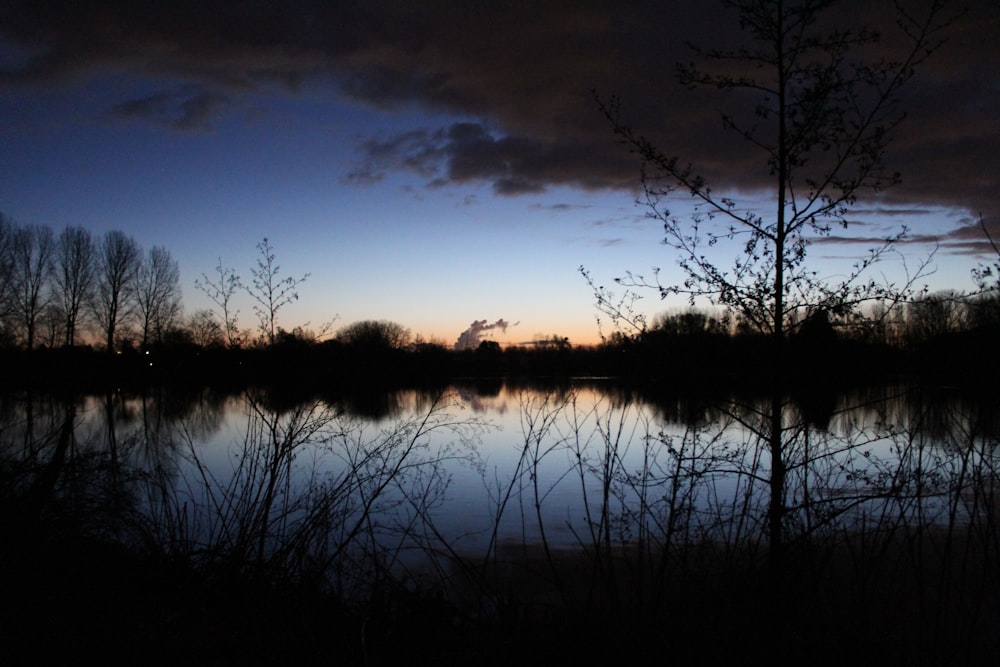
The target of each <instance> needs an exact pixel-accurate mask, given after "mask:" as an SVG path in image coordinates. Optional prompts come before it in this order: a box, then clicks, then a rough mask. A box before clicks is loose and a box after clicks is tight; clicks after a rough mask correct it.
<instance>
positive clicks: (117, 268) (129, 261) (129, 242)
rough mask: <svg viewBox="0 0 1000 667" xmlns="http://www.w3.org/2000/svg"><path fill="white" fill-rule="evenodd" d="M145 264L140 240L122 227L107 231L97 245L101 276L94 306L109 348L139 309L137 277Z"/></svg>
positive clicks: (92, 304) (98, 322)
mask: <svg viewBox="0 0 1000 667" xmlns="http://www.w3.org/2000/svg"><path fill="white" fill-rule="evenodd" d="M141 264H142V251H141V250H140V249H139V244H138V243H136V242H135V239H133V238H132V237H130V236H127V235H126V234H125V233H124V232H121V231H119V230H112V231H109V232H107V233H106V234H105V235H104V238H103V239H102V240H101V243H100V244H99V245H98V247H97V278H96V282H95V290H94V297H93V299H92V301H91V310H92V311H93V315H94V320H95V321H96V322H97V325H98V326H99V327H100V331H101V333H102V334H103V335H104V340H105V344H106V346H107V350H108V352H109V353H110V352H113V351H114V349H115V333H116V332H117V331H118V329H119V327H120V326H121V325H122V324H123V323H125V322H127V321H128V320H129V318H131V317H132V315H133V314H134V312H135V294H136V279H137V276H138V274H139V267H140V265H141Z"/></svg>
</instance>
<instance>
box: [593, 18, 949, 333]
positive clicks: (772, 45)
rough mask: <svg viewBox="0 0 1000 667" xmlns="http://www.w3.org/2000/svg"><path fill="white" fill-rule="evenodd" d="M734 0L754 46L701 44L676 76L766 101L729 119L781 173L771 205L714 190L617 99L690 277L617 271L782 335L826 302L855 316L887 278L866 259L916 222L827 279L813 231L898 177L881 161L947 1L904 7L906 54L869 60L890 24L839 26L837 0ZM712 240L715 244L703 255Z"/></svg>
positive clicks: (615, 116) (647, 186)
mask: <svg viewBox="0 0 1000 667" xmlns="http://www.w3.org/2000/svg"><path fill="white" fill-rule="evenodd" d="M725 4H726V6H727V7H728V8H729V9H735V11H736V13H737V15H738V20H739V24H740V26H741V27H742V28H743V31H744V33H745V34H746V35H747V36H748V37H749V38H750V42H751V44H750V45H748V46H744V47H737V48H731V49H700V48H695V53H696V55H698V56H699V57H700V58H701V59H702V61H703V62H702V64H700V65H699V64H694V63H690V64H681V65H678V76H679V79H680V82H681V83H682V84H684V85H686V86H688V87H690V88H699V87H705V88H714V89H719V90H723V91H730V92H731V93H733V98H734V99H738V100H741V101H746V100H755V101H754V102H753V103H752V104H750V105H749V108H746V109H743V110H742V111H740V110H737V111H734V112H732V113H728V112H724V113H723V114H722V125H723V127H724V128H725V129H726V130H728V131H730V132H733V133H734V136H736V137H738V138H740V139H741V140H743V141H746V142H747V143H748V144H749V145H750V146H751V147H752V148H753V149H756V150H757V152H758V154H759V155H760V158H761V167H762V169H763V170H765V171H764V173H766V174H767V175H768V176H769V177H770V179H771V185H770V186H769V190H770V192H771V193H772V194H773V206H774V210H773V212H772V213H771V214H770V215H768V214H765V213H761V212H759V210H758V209H756V208H755V207H753V206H752V205H740V204H739V203H738V202H737V199H736V198H734V197H731V196H727V195H725V194H721V193H719V192H717V191H716V190H714V189H713V188H712V187H711V185H710V184H709V182H708V180H707V179H706V178H705V177H704V176H702V175H701V174H700V173H699V172H698V170H697V168H696V167H695V166H694V165H692V164H691V163H689V162H685V161H683V160H682V159H681V158H680V157H678V156H674V155H671V154H669V153H667V152H664V151H662V150H661V149H660V148H659V147H658V146H657V145H656V144H654V142H653V141H651V140H649V139H648V138H646V137H645V136H644V135H642V134H641V133H639V132H638V131H636V130H633V129H632V128H631V127H630V126H629V125H627V124H626V123H625V122H624V121H623V120H622V115H621V108H620V103H619V102H618V101H617V100H614V99H613V100H611V101H610V102H608V103H603V102H602V103H601V107H602V110H603V111H604V113H605V114H606V115H607V116H608V118H609V119H610V120H611V122H612V123H613V126H614V130H615V132H616V133H617V134H618V135H619V136H620V137H622V139H623V140H624V142H625V143H626V144H627V145H629V146H630V147H631V148H632V149H633V150H634V152H636V153H637V154H638V155H639V157H640V158H641V161H642V181H643V185H644V198H643V202H644V203H645V205H646V206H647V211H648V214H649V216H650V217H652V218H653V219H656V220H658V221H659V222H661V223H662V224H663V228H664V232H665V238H664V243H665V244H666V245H667V246H669V247H672V248H674V249H675V250H677V251H678V252H679V255H678V263H679V265H680V267H681V269H682V270H683V271H684V272H685V274H686V276H687V278H686V279H685V280H684V281H683V283H681V284H678V285H663V284H661V283H660V282H659V280H658V276H657V279H656V280H653V281H648V280H647V279H646V278H644V277H642V276H633V275H631V274H629V276H628V277H627V278H625V279H622V280H620V281H619V282H621V283H622V284H624V285H626V286H628V287H655V288H656V289H658V290H659V291H660V293H661V295H662V296H667V295H669V294H683V295H687V296H688V297H689V298H690V299H691V300H692V302H693V301H694V299H695V298H696V297H705V298H707V299H709V300H710V301H711V302H713V303H716V304H720V305H723V306H725V307H726V308H727V309H729V310H731V311H734V312H735V313H736V315H737V316H738V317H740V318H741V319H742V320H743V321H744V322H745V324H746V325H747V326H749V327H750V328H752V329H754V330H757V331H766V332H769V333H770V334H772V335H773V337H774V338H775V339H776V340H781V339H783V338H784V337H785V334H786V332H787V330H788V327H789V326H793V325H794V322H795V321H800V322H801V321H805V320H806V319H808V316H809V315H810V314H811V313H812V312H813V311H815V310H825V311H828V312H841V313H844V312H848V311H852V310H854V309H855V307H856V306H857V305H859V304H860V303H861V302H864V301H871V300H875V299H885V298H886V292H887V289H886V288H885V286H883V285H880V284H878V283H876V282H874V281H871V280H866V278H865V276H866V275H867V272H866V270H867V269H868V268H869V267H870V266H871V265H872V264H873V263H875V262H877V261H879V259H881V258H882V257H884V256H885V254H886V253H887V252H889V251H890V250H891V248H892V247H893V244H894V243H895V242H896V241H898V240H899V238H900V237H901V236H903V235H904V234H905V231H906V230H905V228H904V229H902V230H900V232H899V233H897V234H893V235H890V236H887V237H886V238H884V239H883V240H882V243H881V244H877V245H876V247H874V248H873V249H871V250H870V251H869V253H868V255H866V256H864V257H862V258H860V259H859V260H857V262H856V263H855V264H854V265H853V267H852V268H851V269H850V270H848V271H847V272H846V274H845V276H846V277H844V278H843V279H841V280H839V281H837V282H834V283H828V282H826V281H824V280H822V279H819V278H818V277H817V276H816V274H815V272H814V271H812V270H811V267H809V266H807V264H806V255H807V251H808V248H809V246H810V244H811V242H812V241H813V240H815V239H816V238H821V237H825V236H829V235H830V233H831V231H832V229H833V227H835V226H839V227H847V224H848V221H847V218H846V217H845V216H846V213H847V211H848V209H849V207H850V206H851V205H852V204H853V203H854V202H855V200H856V199H857V197H858V196H859V195H860V194H862V193H863V192H866V191H868V192H876V191H879V190H881V189H883V188H886V187H888V186H890V185H893V184H895V183H897V182H898V181H899V174H898V173H895V172H891V171H889V170H888V168H887V166H886V163H885V159H884V158H885V152H886V148H887V146H888V144H889V141H890V139H891V137H892V134H893V130H894V129H895V128H896V127H897V126H898V124H899V123H900V122H901V121H902V119H903V113H902V111H901V110H900V109H899V104H898V94H899V92H900V90H901V88H902V87H903V86H904V85H905V84H906V83H907V82H908V81H909V80H910V79H911V78H912V76H913V74H914V71H915V68H916V67H917V66H918V65H919V64H921V63H922V62H923V61H924V60H925V59H926V58H927V57H928V56H929V55H931V54H932V53H933V51H934V50H935V49H936V48H937V47H938V46H939V45H940V39H939V37H938V35H939V32H940V31H941V30H942V29H943V28H944V25H946V22H945V21H941V20H940V16H941V13H942V2H941V1H940V0H932V2H931V3H930V6H929V8H928V9H927V11H926V13H925V14H924V15H923V16H920V17H918V16H916V15H914V14H911V13H909V12H907V11H906V10H904V9H903V8H902V7H901V6H900V7H897V9H898V17H897V20H898V25H899V26H900V27H901V28H902V36H903V37H904V38H906V40H907V47H906V49H905V51H904V52H902V53H901V54H900V57H899V59H898V60H894V61H886V60H877V61H874V62H872V61H868V60H865V59H864V56H865V55H866V54H867V53H869V52H870V49H871V47H872V46H873V45H874V44H876V43H877V42H878V41H879V39H880V35H879V33H878V32H876V31H875V30H872V29H869V28H865V27H837V26H834V25H831V22H830V17H829V16H827V13H825V10H828V9H829V8H830V6H831V5H832V4H833V3H832V2H831V1H830V0H794V1H793V0H733V1H730V2H726V3H725ZM737 93H744V95H737ZM675 195H684V196H685V197H686V198H688V199H689V200H691V201H693V202H694V203H695V206H696V212H695V213H694V214H693V215H692V216H691V217H690V218H683V217H678V216H674V215H672V214H671V212H670V210H669V209H668V208H667V207H666V206H665V205H666V203H667V202H668V200H669V199H670V197H671V196H675ZM730 242H732V243H730ZM727 246H728V247H732V248H733V251H734V259H733V260H732V263H731V264H730V265H729V266H728V267H727V266H724V265H722V264H720V263H718V262H717V260H716V259H714V258H715V257H717V256H718V255H719V253H720V250H721V249H722V248H724V247H727ZM709 247H714V250H713V251H711V252H706V249H707V248H709ZM911 278H912V276H911ZM911 282H912V281H911ZM604 305H607V304H604Z"/></svg>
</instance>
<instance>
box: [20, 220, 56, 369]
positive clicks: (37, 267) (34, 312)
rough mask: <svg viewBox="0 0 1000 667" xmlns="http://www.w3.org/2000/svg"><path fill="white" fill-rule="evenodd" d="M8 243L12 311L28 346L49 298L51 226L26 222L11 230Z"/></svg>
mask: <svg viewBox="0 0 1000 667" xmlns="http://www.w3.org/2000/svg"><path fill="white" fill-rule="evenodd" d="M12 245H13V248H12V249H13V253H12V255H13V263H12V268H13V275H12V277H11V282H12V287H13V289H12V294H13V297H14V310H15V313H14V315H15V318H16V321H17V325H18V328H19V329H20V330H21V334H22V336H23V338H24V345H25V347H26V348H27V349H29V350H30V349H32V348H34V346H35V333H36V330H37V326H38V322H39V318H40V317H41V315H42V312H43V311H44V310H45V307H46V306H48V304H49V302H50V301H51V299H52V295H51V293H50V292H49V276H50V275H51V274H52V256H53V253H54V250H55V240H54V236H53V234H52V229H51V228H49V227H45V226H37V225H29V226H26V227H19V228H17V229H16V230H15V231H14V236H13V241H12Z"/></svg>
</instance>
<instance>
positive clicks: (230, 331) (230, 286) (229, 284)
mask: <svg viewBox="0 0 1000 667" xmlns="http://www.w3.org/2000/svg"><path fill="white" fill-rule="evenodd" d="M215 272H216V274H217V278H214V279H213V278H209V277H208V275H207V274H205V273H202V274H201V280H195V281H194V286H195V288H196V289H198V290H200V291H201V292H204V294H205V296H207V297H208V298H209V299H211V300H212V303H214V304H215V305H216V306H217V307H218V308H219V314H220V315H222V325H221V326H222V330H223V332H224V333H225V336H226V344H227V345H228V346H229V347H239V345H240V344H241V343H242V340H243V336H242V335H241V333H240V328H239V316H240V311H239V309H236V308H235V307H234V305H233V296H235V294H236V292H238V291H239V290H240V288H241V287H242V286H243V283H242V282H241V281H240V276H239V274H238V273H236V269H233V268H230V267H228V266H223V264H222V258H221V257H220V258H219V264H218V266H216V267H215Z"/></svg>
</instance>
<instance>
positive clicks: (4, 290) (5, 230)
mask: <svg viewBox="0 0 1000 667" xmlns="http://www.w3.org/2000/svg"><path fill="white" fill-rule="evenodd" d="M15 229H16V227H15V225H14V223H13V221H11V219H10V218H8V217H7V216H6V215H4V214H3V213H0V325H5V324H6V322H7V319H8V317H9V316H10V314H11V312H12V311H13V306H14V298H13V294H12V286H11V279H12V278H13V276H14V255H13V242H14V230H15Z"/></svg>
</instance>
